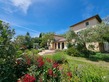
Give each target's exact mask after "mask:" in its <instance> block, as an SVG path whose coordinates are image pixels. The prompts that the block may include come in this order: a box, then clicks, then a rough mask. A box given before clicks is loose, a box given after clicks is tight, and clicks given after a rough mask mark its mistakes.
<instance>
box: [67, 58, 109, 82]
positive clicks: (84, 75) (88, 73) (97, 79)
mask: <svg viewBox="0 0 109 82" xmlns="http://www.w3.org/2000/svg"><path fill="white" fill-rule="evenodd" d="M67 61H68V64H69V67H70V68H71V70H72V71H73V74H74V77H73V78H74V79H75V80H76V79H78V80H77V82H109V79H108V76H109V68H108V67H107V65H109V63H108V62H103V61H102V62H94V61H90V60H87V59H85V58H81V57H71V56H67ZM102 64H103V65H104V64H106V65H104V66H102ZM75 82H76V81H75Z"/></svg>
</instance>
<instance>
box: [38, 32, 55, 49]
mask: <svg viewBox="0 0 109 82" xmlns="http://www.w3.org/2000/svg"><path fill="white" fill-rule="evenodd" d="M53 35H54V33H52V32H48V33H45V34H43V36H42V37H41V38H40V40H41V43H40V47H43V48H47V42H48V40H53Z"/></svg>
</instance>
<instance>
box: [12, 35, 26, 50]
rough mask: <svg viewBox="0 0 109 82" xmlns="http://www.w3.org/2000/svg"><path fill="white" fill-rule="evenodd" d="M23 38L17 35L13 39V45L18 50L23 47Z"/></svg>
mask: <svg viewBox="0 0 109 82" xmlns="http://www.w3.org/2000/svg"><path fill="white" fill-rule="evenodd" d="M24 42H25V36H23V35H19V36H17V37H16V38H15V40H14V43H15V44H16V45H17V47H18V49H19V48H22V47H23V46H24V44H25V43H24Z"/></svg>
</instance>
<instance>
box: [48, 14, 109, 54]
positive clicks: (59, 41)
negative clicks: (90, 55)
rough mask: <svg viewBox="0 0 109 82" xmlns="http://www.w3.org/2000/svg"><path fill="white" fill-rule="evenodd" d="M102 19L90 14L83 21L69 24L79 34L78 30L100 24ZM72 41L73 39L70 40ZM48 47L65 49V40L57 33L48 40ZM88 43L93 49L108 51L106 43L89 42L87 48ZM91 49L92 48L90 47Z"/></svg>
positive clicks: (108, 46)
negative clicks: (52, 38)
mask: <svg viewBox="0 0 109 82" xmlns="http://www.w3.org/2000/svg"><path fill="white" fill-rule="evenodd" d="M101 22H102V19H101V18H100V16H99V15H95V16H92V17H90V18H87V19H85V20H83V21H80V22H78V23H76V24H74V25H71V26H70V29H72V30H73V31H74V32H75V33H76V34H79V32H80V31H82V30H85V29H87V28H89V27H95V26H96V25H97V24H100V23H101ZM72 41H73V40H72ZM48 45H49V49H67V40H66V39H65V38H64V37H62V36H59V35H54V40H53V41H49V42H48ZM90 45H93V46H94V49H93V51H97V52H98V51H109V44H108V43H99V42H91V43H86V47H87V49H90ZM91 50H92V49H91Z"/></svg>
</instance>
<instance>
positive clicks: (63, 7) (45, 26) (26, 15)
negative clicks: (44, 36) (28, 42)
mask: <svg viewBox="0 0 109 82" xmlns="http://www.w3.org/2000/svg"><path fill="white" fill-rule="evenodd" d="M96 14H98V15H99V16H100V17H101V18H102V19H103V18H105V17H106V16H109V0H0V20H3V21H5V22H7V23H9V24H10V26H11V28H13V29H15V32H16V36H17V35H25V34H26V32H29V33H30V35H31V36H32V37H36V36H38V35H39V34H40V33H41V32H44V33H46V32H55V33H56V34H63V33H65V32H66V31H67V30H68V29H69V27H70V26H71V25H73V24H75V23H78V22H80V21H82V20H84V19H86V18H88V17H91V16H93V15H96Z"/></svg>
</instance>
